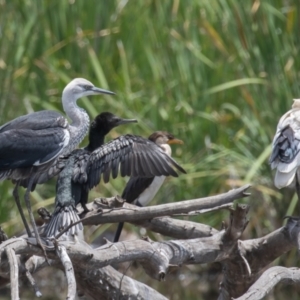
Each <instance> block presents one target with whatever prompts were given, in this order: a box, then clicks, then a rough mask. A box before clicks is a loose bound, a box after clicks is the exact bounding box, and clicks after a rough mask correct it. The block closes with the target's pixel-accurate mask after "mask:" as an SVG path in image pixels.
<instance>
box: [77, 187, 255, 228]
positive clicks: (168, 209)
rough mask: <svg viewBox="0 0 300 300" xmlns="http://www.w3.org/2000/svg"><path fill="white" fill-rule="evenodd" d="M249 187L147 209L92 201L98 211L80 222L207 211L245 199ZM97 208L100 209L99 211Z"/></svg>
mask: <svg viewBox="0 0 300 300" xmlns="http://www.w3.org/2000/svg"><path fill="white" fill-rule="evenodd" d="M249 187H250V185H249V184H248V185H244V186H242V187H240V188H238V189H234V190H231V191H229V192H227V193H224V194H220V195H216V196H211V197H206V198H199V199H193V200H186V201H179V202H176V203H170V204H161V205H155V206H149V207H137V206H135V205H131V204H129V203H124V205H123V207H121V208H118V209H102V208H101V207H103V203H101V202H100V203H99V201H98V202H97V201H94V203H92V204H91V206H93V208H94V210H96V211H98V213H96V214H95V212H89V213H87V215H86V216H85V218H84V219H83V220H82V223H83V224H84V225H99V224H105V223H118V222H131V221H140V220H145V219H152V218H156V217H162V216H172V215H175V214H182V213H188V212H191V211H200V210H207V209H211V208H214V207H219V206H221V205H224V204H227V203H232V202H233V201H234V200H236V199H240V198H244V197H247V196H248V194H247V193H246V190H247V189H248V188H249ZM91 206H88V208H89V209H90V208H91ZM99 207H100V208H101V209H100V210H99Z"/></svg>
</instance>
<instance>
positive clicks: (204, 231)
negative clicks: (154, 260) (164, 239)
mask: <svg viewBox="0 0 300 300" xmlns="http://www.w3.org/2000/svg"><path fill="white" fill-rule="evenodd" d="M130 223H132V224H134V225H138V226H141V227H145V228H147V229H148V230H151V231H153V232H157V233H160V234H163V235H165V236H169V237H172V238H175V239H193V238H200V237H208V236H212V235H214V234H216V233H218V232H219V231H218V230H216V229H214V228H213V227H211V226H208V225H205V224H201V223H196V222H191V221H185V220H176V219H172V218H170V217H159V218H154V219H149V220H144V221H136V222H130Z"/></svg>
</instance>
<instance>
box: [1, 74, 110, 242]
mask: <svg viewBox="0 0 300 300" xmlns="http://www.w3.org/2000/svg"><path fill="white" fill-rule="evenodd" d="M100 93H104V94H113V93H112V92H110V91H106V90H102V89H99V88H97V87H95V86H94V85H93V84H92V83H91V82H89V81H87V80H86V79H83V78H77V79H74V80H72V81H71V82H70V83H69V84H68V85H67V86H66V87H65V89H64V91H63V94H62V104H63V108H64V111H65V113H66V114H67V116H68V117H69V118H70V119H71V121H72V123H71V124H69V123H68V121H67V119H66V118H65V117H63V116H62V115H61V114H59V113H58V112H55V111H48V110H45V111H39V112H34V113H31V114H28V115H25V116H21V117H19V118H16V119H14V120H12V121H10V122H8V123H6V124H4V125H3V126H1V127H0V179H1V180H3V179H6V178H7V179H12V180H13V181H14V182H15V183H16V187H15V190H14V196H15V199H16V203H17V205H18V208H19V210H20V214H21V217H22V220H23V222H24V225H25V227H26V230H27V233H28V235H29V236H31V231H30V229H29V226H28V224H27V222H26V219H25V217H24V214H23V211H22V209H21V205H20V202H19V198H18V193H17V189H18V185H19V184H20V183H21V184H22V185H25V186H26V187H27V191H26V193H25V197H24V198H25V202H26V205H27V208H28V211H29V215H30V219H31V223H32V226H33V228H34V231H35V235H36V238H38V240H39V243H40V245H41V241H40V239H39V235H38V232H37V228H36V225H35V222H34V218H33V215H32V212H31V208H30V201H29V193H30V190H31V189H32V187H33V186H34V184H35V183H37V182H38V180H39V176H40V174H42V173H43V172H45V171H46V170H48V169H49V167H50V166H51V165H52V164H53V162H54V161H55V160H56V159H57V158H58V156H59V155H65V154H67V153H69V152H71V151H72V150H74V149H75V148H76V147H77V145H78V144H79V143H80V142H81V141H82V139H83V138H84V136H85V135H86V134H87V132H88V129H89V116H88V115H87V113H86V112H85V111H84V110H83V109H82V108H79V107H78V106H77V104H76V101H77V100H78V99H79V98H81V97H83V96H88V95H96V94H100Z"/></svg>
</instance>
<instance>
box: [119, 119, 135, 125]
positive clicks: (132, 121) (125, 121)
mask: <svg viewBox="0 0 300 300" xmlns="http://www.w3.org/2000/svg"><path fill="white" fill-rule="evenodd" d="M137 122H138V121H137V120H136V119H119V120H118V121H117V123H116V126H119V125H122V124H127V123H137Z"/></svg>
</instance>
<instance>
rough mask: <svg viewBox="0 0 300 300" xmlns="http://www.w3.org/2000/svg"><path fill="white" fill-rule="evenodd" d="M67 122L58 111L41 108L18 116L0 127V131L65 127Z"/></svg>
mask: <svg viewBox="0 0 300 300" xmlns="http://www.w3.org/2000/svg"><path fill="white" fill-rule="evenodd" d="M67 126H68V122H67V120H66V118H65V117H63V116H62V115H61V114H60V113H58V112H56V111H51V110H42V111H37V112H33V113H30V114H27V115H24V116H21V117H18V118H16V119H14V120H12V121H10V122H7V123H5V124H3V125H2V126H1V127H0V133H2V132H5V131H8V130H16V129H31V130H42V129H48V128H66V127H67Z"/></svg>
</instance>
